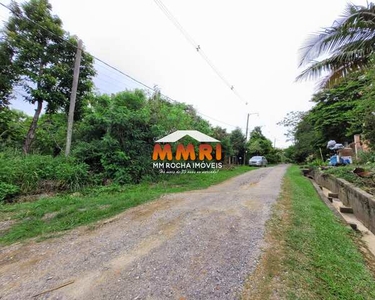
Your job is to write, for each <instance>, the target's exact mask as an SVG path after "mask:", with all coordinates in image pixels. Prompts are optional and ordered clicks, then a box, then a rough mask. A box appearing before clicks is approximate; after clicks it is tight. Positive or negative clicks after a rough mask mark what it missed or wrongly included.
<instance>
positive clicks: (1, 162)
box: [0, 153, 90, 194]
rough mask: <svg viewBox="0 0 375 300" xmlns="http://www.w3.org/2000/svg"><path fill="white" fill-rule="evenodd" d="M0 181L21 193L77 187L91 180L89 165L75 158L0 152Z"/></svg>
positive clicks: (71, 189)
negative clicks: (16, 188)
mask: <svg viewBox="0 0 375 300" xmlns="http://www.w3.org/2000/svg"><path fill="white" fill-rule="evenodd" d="M0 182H1V183H2V184H8V185H13V186H16V187H18V189H19V192H20V193H21V194H30V193H40V192H50V191H56V190H69V191H75V190H78V189H80V188H82V187H83V186H85V185H87V184H88V183H89V182H90V177H89V174H88V166H87V165H86V164H83V163H79V162H77V161H76V160H75V159H74V158H65V157H55V158H53V157H52V156H49V155H35V154H33V155H27V156H24V155H17V154H10V153H0Z"/></svg>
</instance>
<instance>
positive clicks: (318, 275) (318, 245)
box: [281, 166, 375, 300]
mask: <svg viewBox="0 0 375 300" xmlns="http://www.w3.org/2000/svg"><path fill="white" fill-rule="evenodd" d="M283 199H284V200H281V201H289V202H290V203H289V205H290V206H289V211H288V219H289V221H288V224H287V225H286V227H285V228H284V229H285V230H283V233H282V235H283V237H282V239H283V240H284V241H285V243H283V245H284V247H285V249H284V250H285V251H283V253H284V257H283V259H282V264H283V269H284V270H283V272H282V274H281V277H282V278H285V280H286V283H287V286H286V298H287V299H352V300H356V299H358V300H359V299H361V300H362V299H375V280H374V278H373V276H372V274H371V272H370V271H369V269H368V268H367V267H366V264H365V261H364V258H363V256H362V254H361V253H360V251H359V250H358V246H357V245H356V243H355V241H356V240H357V239H358V236H356V234H355V233H354V232H353V231H352V230H350V229H348V228H347V227H345V226H344V225H343V224H342V223H341V222H340V221H339V220H338V218H337V217H336V216H334V215H333V213H332V212H331V211H330V210H329V209H328V208H327V207H326V205H325V204H324V203H323V202H322V201H321V200H320V198H319V196H318V195H317V193H316V191H315V189H314V188H313V186H312V185H311V183H310V182H309V180H308V179H306V178H305V177H303V176H302V175H301V173H300V169H299V168H298V167H296V166H292V167H291V168H289V169H288V171H287V174H286V177H285V181H284V194H283Z"/></svg>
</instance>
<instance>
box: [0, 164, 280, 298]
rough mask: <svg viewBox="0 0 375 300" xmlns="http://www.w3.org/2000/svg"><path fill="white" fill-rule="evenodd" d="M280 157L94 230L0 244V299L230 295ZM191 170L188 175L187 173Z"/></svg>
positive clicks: (246, 266) (269, 199)
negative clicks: (268, 163) (257, 167)
mask: <svg viewBox="0 0 375 300" xmlns="http://www.w3.org/2000/svg"><path fill="white" fill-rule="evenodd" d="M285 170H286V166H284V165H282V166H277V167H269V168H262V169H257V170H255V171H252V172H248V173H246V174H243V175H241V176H238V177H236V178H233V179H231V180H228V181H226V182H224V183H222V184H219V185H216V186H213V187H210V188H208V189H206V190H200V191H193V192H185V193H180V194H174V195H168V196H165V197H163V198H162V199H159V200H156V201H154V202H151V203H148V204H146V205H142V206H138V207H135V208H132V209H130V210H128V211H126V212H124V213H122V214H121V215H119V216H117V217H116V218H113V219H111V220H107V221H106V222H102V224H101V225H100V226H98V228H96V229H94V230H92V229H89V228H87V227H82V228H79V229H77V230H74V231H72V232H70V233H69V234H67V235H65V236H63V237H60V238H55V239H53V240H47V241H44V242H41V243H28V244H27V245H13V246H10V247H5V248H2V249H1V250H0V299H17V300H18V299H31V298H32V297H33V296H34V295H37V294H39V293H41V292H43V291H47V290H49V289H53V288H56V287H59V286H61V285H64V284H65V283H68V285H66V286H65V287H61V288H59V289H56V290H54V291H51V292H47V293H45V294H42V295H40V296H38V297H34V298H32V299H236V298H238V297H239V296H240V294H241V290H242V287H243V284H244V281H245V279H246V278H247V276H248V275H249V274H250V273H251V272H252V271H253V270H254V268H255V266H256V263H257V259H258V258H259V255H260V253H261V247H262V243H263V231H264V225H265V222H266V220H267V218H268V217H269V214H270V208H271V205H272V204H273V203H274V202H275V200H276V199H277V197H278V195H279V191H280V185H281V180H282V177H283V175H284V172H285ZM192 176H194V175H192Z"/></svg>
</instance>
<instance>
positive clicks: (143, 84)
mask: <svg viewBox="0 0 375 300" xmlns="http://www.w3.org/2000/svg"><path fill="white" fill-rule="evenodd" d="M160 3H161V4H162V2H161V1H160ZM0 5H1V6H3V7H5V8H6V9H8V10H9V11H10V12H12V13H13V14H14V15H16V16H18V17H21V18H24V19H27V20H28V21H30V22H31V23H33V24H35V25H37V26H38V27H39V28H41V29H43V30H45V31H46V32H48V33H50V34H52V35H54V36H56V37H57V38H58V39H60V40H61V41H62V42H65V43H67V44H69V45H70V46H72V47H74V48H76V49H78V46H77V45H75V44H73V43H71V42H70V41H68V40H66V39H64V38H63V37H61V36H58V35H57V34H56V33H54V32H53V31H51V30H49V29H48V28H46V27H44V26H42V25H40V24H39V23H37V22H35V21H34V20H32V19H30V18H29V17H28V16H26V15H21V14H19V13H18V12H16V11H14V10H13V9H11V8H10V7H8V6H7V5H5V4H4V3H2V2H0ZM162 5H163V4H162ZM163 6H164V5H163ZM164 7H165V6H164ZM170 15H171V17H172V18H173V19H174V20H175V22H176V23H177V24H179V23H178V21H177V20H176V19H175V18H174V17H173V15H172V14H170ZM179 27H181V28H182V30H183V27H182V26H181V24H179ZM184 32H185V33H184V35H185V34H186V36H185V37H190V36H189V35H188V33H187V32H186V31H184ZM189 39H190V41H191V43H195V42H194V40H193V39H192V38H191V37H190V38H189ZM193 45H194V44H193ZM197 47H198V49H197V50H199V49H200V47H199V45H198V46H197ZM82 48H83V47H82ZM81 50H82V51H83V52H86V53H88V54H89V55H91V56H92V57H93V58H94V59H96V60H97V61H99V62H101V63H102V64H103V65H104V66H107V67H109V68H110V69H112V70H115V71H116V72H118V73H120V74H122V75H124V76H125V77H127V78H129V79H131V80H133V81H134V82H136V83H138V84H140V85H141V86H143V87H145V88H147V89H148V90H149V91H152V92H155V91H156V90H155V88H152V87H150V86H148V85H147V84H145V83H143V82H141V81H139V80H137V79H135V78H134V77H132V76H130V75H129V74H127V73H125V72H123V71H121V70H120V69H118V68H116V67H114V66H112V65H110V64H109V63H107V62H105V61H104V60H102V59H100V58H98V57H96V56H94V55H92V54H91V53H89V52H88V51H86V50H84V49H81ZM207 62H209V60H208V57H207ZM212 66H213V67H214V65H213V64H212ZM215 72H216V73H217V74H218V75H219V74H220V73H219V72H218V71H217V70H215ZM219 76H220V78H222V77H221V75H219ZM222 79H223V80H225V78H224V77H223V78H222ZM103 81H105V80H103ZM102 90H104V89H102ZM231 90H232V91H233V92H235V90H234V87H233V86H231ZM158 92H159V94H160V96H162V97H164V98H165V99H166V100H168V101H170V102H173V103H179V102H178V101H176V100H174V99H172V98H170V97H169V96H167V95H165V94H162V93H161V92H160V91H158ZM235 93H236V92H235ZM22 96H24V95H22ZM24 97H25V96H24ZM246 104H247V102H246ZM196 112H197V113H198V114H200V115H202V116H205V117H207V118H209V119H211V120H214V121H216V122H219V123H222V124H225V125H227V126H231V127H237V126H234V125H231V124H228V123H225V122H222V121H219V120H217V119H215V118H212V117H210V116H208V115H205V114H203V113H200V112H199V111H198V110H197V109H196Z"/></svg>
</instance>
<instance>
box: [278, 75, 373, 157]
mask: <svg viewBox="0 0 375 300" xmlns="http://www.w3.org/2000/svg"><path fill="white" fill-rule="evenodd" d="M374 80H375V71H374V70H367V71H360V72H355V73H352V74H351V75H348V76H347V77H346V78H345V79H343V80H341V81H339V82H338V83H337V84H335V85H334V86H332V87H330V88H326V89H323V90H321V91H319V92H318V93H316V94H315V95H314V96H313V98H312V102H314V103H315V105H314V107H313V108H312V109H311V110H309V111H308V112H304V113H302V112H293V113H290V114H289V115H287V116H286V118H285V119H284V120H283V121H282V122H280V123H279V124H281V125H284V126H288V128H289V132H288V133H289V134H290V135H292V136H293V137H292V140H293V141H294V146H293V148H290V149H289V150H288V151H289V152H291V150H292V149H293V153H292V154H291V156H292V157H293V160H295V161H297V162H302V161H304V160H305V159H306V158H307V157H308V156H310V155H313V156H314V157H316V158H320V156H321V155H320V150H322V153H323V156H324V157H326V154H328V153H329V151H327V149H326V145H327V142H328V141H329V140H335V141H336V142H338V143H342V144H344V143H345V142H347V143H349V144H350V143H352V142H353V136H354V134H362V135H363V138H366V139H367V140H368V142H369V143H370V146H373V145H375V144H374V142H375V135H374V132H375V116H374V115H373V114H372V112H373V111H375V102H374V101H373V99H374V96H375V86H374V85H373V82H374Z"/></svg>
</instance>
